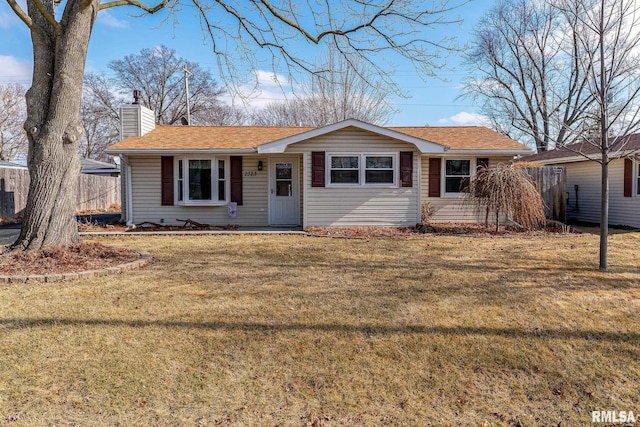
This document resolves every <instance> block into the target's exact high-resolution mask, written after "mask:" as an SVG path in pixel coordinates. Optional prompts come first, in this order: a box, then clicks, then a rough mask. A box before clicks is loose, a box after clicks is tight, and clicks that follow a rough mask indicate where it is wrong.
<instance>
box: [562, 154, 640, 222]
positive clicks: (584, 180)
mask: <svg viewBox="0 0 640 427" xmlns="http://www.w3.org/2000/svg"><path fill="white" fill-rule="evenodd" d="M564 166H566V167H567V192H568V193H569V200H568V209H567V217H568V218H569V219H573V220H578V221H585V222H593V223H599V222H600V195H601V185H600V181H601V178H600V177H601V166H600V164H598V163H596V162H590V161H585V162H577V163H566V164H564ZM576 185H578V197H577V204H576V192H575V186H576ZM639 213H640V197H637V196H635V197H624V160H623V159H616V160H613V161H612V162H611V163H610V164H609V224H610V225H626V226H631V227H640V214H639Z"/></svg>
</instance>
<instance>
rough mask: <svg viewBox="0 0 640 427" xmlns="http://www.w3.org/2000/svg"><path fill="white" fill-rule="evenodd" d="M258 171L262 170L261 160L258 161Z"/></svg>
mask: <svg viewBox="0 0 640 427" xmlns="http://www.w3.org/2000/svg"><path fill="white" fill-rule="evenodd" d="M258 170H259V171H261V170H262V160H258Z"/></svg>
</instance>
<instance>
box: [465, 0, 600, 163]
mask: <svg viewBox="0 0 640 427" xmlns="http://www.w3.org/2000/svg"><path fill="white" fill-rule="evenodd" d="M555 3H557V2H555ZM576 19H577V18H576V17H575V16H569V15H567V14H564V13H562V12H561V11H560V10H559V9H558V8H557V7H556V6H555V5H554V3H553V2H548V3H547V2H544V1H541V2H538V1H534V2H532V1H528V0H515V1H511V0H499V1H498V3H496V5H495V6H494V7H492V8H491V9H490V10H489V11H488V12H487V14H486V15H485V16H484V17H483V18H482V20H481V21H480V23H479V24H478V25H477V27H476V29H475V31H474V35H473V41H472V46H471V49H470V51H469V53H468V54H466V55H465V56H466V58H465V62H466V64H467V66H468V67H469V68H470V70H471V72H472V76H471V77H470V79H469V80H468V81H467V83H466V85H465V96H470V97H472V98H474V99H476V100H478V101H480V102H481V103H482V111H483V113H484V114H485V115H487V116H488V117H489V118H490V120H491V121H492V122H493V124H494V127H495V128H496V129H498V130H499V131H501V132H503V133H506V134H510V136H512V137H516V138H521V139H525V140H529V141H531V142H532V143H534V144H535V146H536V147H537V149H538V150H539V151H545V150H547V149H548V148H553V146H554V145H563V144H567V143H570V142H571V141H573V140H574V139H575V137H576V135H575V133H574V132H571V131H570V129H572V128H573V127H574V126H576V124H578V123H581V122H582V121H583V119H584V112H585V111H586V110H588V109H589V107H590V105H591V104H592V103H593V98H592V97H591V94H590V93H589V90H588V89H589V88H588V86H587V85H588V78H589V76H588V75H589V69H588V68H585V67H584V65H585V64H584V63H583V62H581V61H580V59H581V58H582V57H583V50H584V46H582V45H581V44H580V43H579V40H578V37H579V36H580V35H579V34H577V33H575V32H574V30H577V26H576Z"/></svg>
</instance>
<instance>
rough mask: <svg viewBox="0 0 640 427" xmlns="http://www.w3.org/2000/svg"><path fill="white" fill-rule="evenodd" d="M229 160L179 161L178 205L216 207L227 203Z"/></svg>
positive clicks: (177, 178) (177, 175)
mask: <svg viewBox="0 0 640 427" xmlns="http://www.w3.org/2000/svg"><path fill="white" fill-rule="evenodd" d="M227 174H228V168H227V159H217V158H208V159H186V158H181V159H178V160H177V174H176V186H177V188H178V191H177V199H178V204H184V205H216V204H225V203H226V202H227V194H228V189H227V184H228V182H229V179H228V176H227Z"/></svg>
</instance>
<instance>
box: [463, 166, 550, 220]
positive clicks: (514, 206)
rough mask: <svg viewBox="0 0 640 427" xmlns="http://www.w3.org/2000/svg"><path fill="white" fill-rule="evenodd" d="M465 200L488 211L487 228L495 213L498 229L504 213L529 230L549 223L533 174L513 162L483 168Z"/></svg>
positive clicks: (470, 186) (480, 209) (476, 207)
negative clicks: (532, 177)
mask: <svg viewBox="0 0 640 427" xmlns="http://www.w3.org/2000/svg"><path fill="white" fill-rule="evenodd" d="M465 201H466V202H467V203H469V204H471V205H472V206H474V208H475V209H476V211H477V212H478V213H484V214H485V227H488V226H489V216H490V215H491V214H493V215H495V221H496V231H498V226H499V225H500V216H501V215H504V216H506V218H507V219H508V220H509V221H511V222H512V223H514V224H515V225H518V226H520V227H522V228H524V229H525V230H537V229H540V228H542V227H543V226H544V224H545V214H544V204H543V201H542V196H541V195H540V193H539V192H538V189H537V188H536V186H535V185H534V184H533V182H532V181H531V177H530V176H529V175H528V174H527V173H526V172H525V171H524V170H523V169H522V168H521V167H519V166H516V165H515V164H513V163H509V164H505V163H500V164H498V165H497V166H496V167H495V168H492V169H486V168H481V169H479V170H478V172H477V173H476V174H475V175H474V176H473V177H472V178H471V180H470V181H469V185H468V187H467V191H466V193H465Z"/></svg>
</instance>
